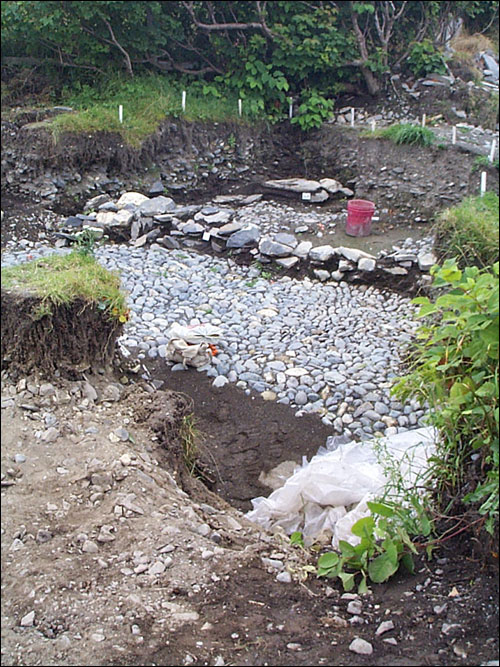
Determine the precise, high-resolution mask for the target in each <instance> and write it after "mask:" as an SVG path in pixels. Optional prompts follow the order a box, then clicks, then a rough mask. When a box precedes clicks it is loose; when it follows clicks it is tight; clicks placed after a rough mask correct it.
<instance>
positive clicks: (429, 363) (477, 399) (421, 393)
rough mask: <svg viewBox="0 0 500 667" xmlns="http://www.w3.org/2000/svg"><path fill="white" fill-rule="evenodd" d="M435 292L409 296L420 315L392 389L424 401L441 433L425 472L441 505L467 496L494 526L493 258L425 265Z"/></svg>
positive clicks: (495, 374) (495, 289)
mask: <svg viewBox="0 0 500 667" xmlns="http://www.w3.org/2000/svg"><path fill="white" fill-rule="evenodd" d="M432 275H433V276H434V283H433V286H434V287H435V288H437V289H439V292H440V296H438V297H437V299H436V300H435V302H431V301H430V300H429V298H427V297H419V298H417V299H414V303H417V304H420V306H421V307H420V311H419V314H418V316H419V317H420V318H425V320H424V324H422V326H421V327H420V329H419V332H418V339H419V341H421V342H420V343H419V345H418V348H417V351H416V354H415V355H414V361H413V364H412V367H411V372H410V373H409V374H408V375H407V376H405V377H404V378H402V379H401V380H399V382H398V383H397V384H396V386H395V388H394V392H395V394H396V395H397V396H398V397H400V398H402V399H405V398H407V397H409V396H413V397H417V398H419V399H420V401H421V402H422V403H424V402H428V404H429V406H430V407H431V410H432V411H431V417H430V420H431V423H432V424H434V425H435V426H436V428H437V429H438V431H439V433H440V436H441V439H440V441H439V443H438V451H437V453H436V455H435V456H434V457H433V459H432V466H431V472H430V474H431V478H432V480H433V486H434V489H435V493H436V496H437V498H438V500H439V502H440V505H446V503H447V502H448V500H450V499H451V500H453V502H455V504H456V499H457V498H458V499H459V501H460V502H463V503H465V504H466V505H467V504H471V503H474V506H475V507H477V508H478V511H479V513H480V514H481V515H484V516H485V517H486V528H487V530H488V531H489V532H493V529H494V525H495V522H496V521H498V431H499V408H498V346H499V341H498V336H499V303H498V297H499V287H498V262H497V263H496V264H494V265H493V266H492V267H490V268H486V269H482V270H481V269H479V268H477V267H475V266H472V267H467V268H465V269H464V270H463V271H462V270H460V269H459V268H458V266H457V265H456V263H455V262H454V261H453V260H446V261H445V262H444V264H443V265H442V267H439V266H435V267H433V270H432Z"/></svg>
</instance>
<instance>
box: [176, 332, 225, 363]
mask: <svg viewBox="0 0 500 667" xmlns="http://www.w3.org/2000/svg"><path fill="white" fill-rule="evenodd" d="M221 334H222V330H221V329H220V328H219V327H216V326H214V325H212V324H191V325H189V326H185V325H183V324H179V323H178V322H174V323H173V324H172V325H171V327H170V329H169V330H168V331H167V334H166V336H167V338H168V339H169V341H168V343H167V348H166V355H165V357H166V359H168V360H169V361H175V362H178V363H182V364H184V366H194V367H195V368H199V367H200V366H205V364H209V363H210V362H211V361H212V351H211V349H210V343H214V342H215V341H217V340H219V339H220V336H221Z"/></svg>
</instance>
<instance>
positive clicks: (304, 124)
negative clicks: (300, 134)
mask: <svg viewBox="0 0 500 667" xmlns="http://www.w3.org/2000/svg"><path fill="white" fill-rule="evenodd" d="M302 99H303V102H302V103H301V104H300V106H299V109H298V115H297V116H295V117H294V118H292V123H297V124H298V125H299V127H300V128H301V129H302V130H304V131H307V130H312V129H315V128H318V127H321V125H322V124H323V122H324V121H325V120H326V119H328V118H329V117H330V116H331V112H332V109H333V104H334V103H333V100H327V99H326V98H325V97H323V96H322V95H321V94H320V93H318V91H316V90H311V91H306V92H305V93H304V94H303V96H302Z"/></svg>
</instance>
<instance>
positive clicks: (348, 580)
mask: <svg viewBox="0 0 500 667" xmlns="http://www.w3.org/2000/svg"><path fill="white" fill-rule="evenodd" d="M338 576H339V579H341V580H342V585H343V586H344V590H345V591H352V589H353V588H354V577H355V574H351V573H348V572H339V574H338Z"/></svg>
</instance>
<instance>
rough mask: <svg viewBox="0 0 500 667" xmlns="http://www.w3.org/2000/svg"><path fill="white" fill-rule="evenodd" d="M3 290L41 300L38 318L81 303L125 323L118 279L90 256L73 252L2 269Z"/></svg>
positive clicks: (125, 316) (124, 309) (123, 296)
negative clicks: (54, 310) (61, 307)
mask: <svg viewBox="0 0 500 667" xmlns="http://www.w3.org/2000/svg"><path fill="white" fill-rule="evenodd" d="M1 280H2V288H3V289H7V290H9V289H16V290H20V291H22V292H25V293H26V292H27V293H31V294H33V295H34V296H38V297H39V298H41V300H42V302H41V304H40V306H39V308H38V310H37V313H35V315H36V318H37V319H39V318H40V317H42V316H44V315H48V314H50V313H51V312H52V307H53V306H59V305H62V304H70V303H73V302H74V301H76V300H82V301H84V302H86V303H88V304H89V305H97V307H98V308H100V309H101V310H103V311H106V312H107V313H108V314H109V316H110V317H115V318H116V319H118V320H119V321H122V322H124V321H126V319H127V313H128V310H127V306H126V303H125V295H124V294H123V292H121V291H120V278H119V276H118V275H117V274H115V273H111V272H110V271H108V270H107V269H105V268H104V267H103V266H101V265H100V264H99V263H98V262H97V261H96V260H95V259H94V257H93V256H92V255H89V254H87V255H86V254H84V253H82V252H79V251H73V252H71V253H69V254H67V255H50V256H49V257H44V258H42V259H37V260H33V261H31V262H26V263H25V264H20V265H18V266H13V267H7V268H3V269H2V272H1Z"/></svg>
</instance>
